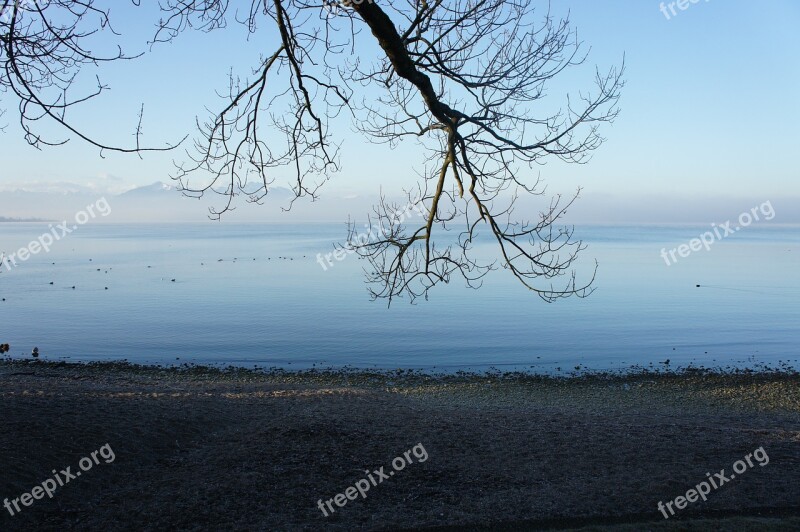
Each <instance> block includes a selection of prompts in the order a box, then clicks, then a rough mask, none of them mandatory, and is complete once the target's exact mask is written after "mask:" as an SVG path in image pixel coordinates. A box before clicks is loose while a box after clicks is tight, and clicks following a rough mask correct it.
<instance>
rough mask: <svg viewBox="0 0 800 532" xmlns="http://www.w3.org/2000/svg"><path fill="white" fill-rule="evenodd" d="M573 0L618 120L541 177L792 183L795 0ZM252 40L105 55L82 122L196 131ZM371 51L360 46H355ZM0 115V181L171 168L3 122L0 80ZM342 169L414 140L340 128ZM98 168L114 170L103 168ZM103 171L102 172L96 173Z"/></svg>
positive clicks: (731, 192) (141, 25) (380, 169)
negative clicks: (387, 141) (117, 60)
mask: <svg viewBox="0 0 800 532" xmlns="http://www.w3.org/2000/svg"><path fill="white" fill-rule="evenodd" d="M553 8H554V10H555V11H557V12H558V11H564V10H566V9H569V10H570V11H571V19H572V23H573V27H575V28H576V29H577V31H578V34H579V37H580V38H581V39H582V40H583V41H585V43H586V45H588V46H591V54H590V56H589V60H588V62H589V63H590V64H591V66H593V65H595V64H596V65H598V66H600V67H601V69H605V68H608V67H610V66H612V65H613V64H618V63H619V62H620V61H621V59H622V57H623V54H625V58H626V76H625V77H626V80H627V85H626V87H625V88H624V89H623V93H622V99H621V101H620V107H621V110H622V112H621V114H620V116H619V118H618V119H617V121H616V122H615V123H614V124H613V125H611V126H607V127H605V128H604V129H603V131H602V133H603V135H604V136H605V137H606V138H607V139H608V140H607V143H606V144H605V145H604V146H603V147H601V148H600V150H599V151H597V152H596V153H595V155H594V157H593V159H592V161H591V162H590V163H589V164H587V165H584V166H576V165H564V164H560V163H554V164H548V165H546V166H544V167H542V168H541V175H542V177H543V178H544V179H545V180H546V181H547V183H548V185H549V187H550V189H549V190H551V191H569V190H572V189H573V188H574V187H576V186H578V185H581V186H583V187H584V188H585V190H586V193H587V195H592V194H611V195H613V196H618V197H630V198H632V199H635V198H637V197H644V196H650V197H652V196H658V195H662V194H664V195H667V194H672V195H688V196H693V197H695V198H697V197H703V196H708V197H717V198H719V197H727V196H732V197H740V198H741V197H746V198H752V199H753V200H754V201H758V202H760V201H764V200H766V199H769V198H774V197H778V196H792V197H796V196H800V184H798V179H797V178H798V177H800V175H799V174H800V172H798V170H797V164H796V163H795V161H794V157H795V152H796V151H797V146H798V140H800V133H798V124H800V105H798V95H800V61H798V55H800V32H798V31H797V27H798V26H800V3H798V2H796V1H791V0H771V1H765V2H752V1H749V2H745V1H731V0H724V1H723V0H710V1H705V0H701V1H700V2H698V3H696V4H689V7H688V8H687V9H686V10H685V11H678V13H677V15H675V16H672V17H671V18H670V19H669V20H667V18H666V17H665V16H664V15H663V14H662V13H661V11H660V10H659V2H656V1H654V0H653V1H651V0H637V1H631V0H628V1H622V0H609V1H603V2H598V1H594V0H580V1H572V2H554V5H553ZM114 14H118V15H120V17H119V18H118V19H117V23H116V27H117V30H118V31H120V32H122V33H123V35H124V39H123V42H124V43H125V44H126V46H127V49H128V51H130V52H134V51H137V50H143V49H146V45H145V44H144V40H145V39H146V38H147V37H149V36H150V35H151V33H152V32H151V28H152V25H153V22H154V17H157V13H155V12H154V11H152V10H150V11H148V10H146V9H144V8H142V9H132V8H130V7H119V8H116V7H115V13H114ZM265 29H266V30H267V32H266V33H264V32H262V33H259V34H257V35H256V36H255V37H254V38H251V39H250V40H249V41H246V40H245V37H246V35H245V33H244V31H243V30H242V29H241V28H238V27H231V28H229V29H228V30H225V31H221V32H215V33H211V34H202V33H196V32H189V33H187V34H186V35H184V36H182V37H181V38H179V39H178V40H177V41H176V42H175V43H173V44H162V45H157V46H156V47H155V48H154V49H153V50H152V52H149V53H148V54H147V55H146V56H145V57H144V58H141V59H138V60H136V61H132V62H130V63H126V64H114V65H111V66H106V67H104V68H103V70H101V71H100V75H101V78H102V79H103V81H104V82H105V83H107V84H109V85H110V86H111V88H112V91H111V92H110V93H108V94H107V95H106V96H104V97H103V100H102V101H97V102H95V103H94V104H91V105H90V107H86V108H85V109H84V110H83V112H81V113H80V114H76V115H75V118H78V119H79V121H80V122H81V124H82V125H83V126H84V128H85V129H87V130H89V131H92V132H94V133H95V134H98V135H103V134H107V135H109V136H110V137H111V138H112V139H116V140H120V141H124V140H126V139H130V133H132V131H133V127H134V125H135V122H136V113H137V111H138V108H139V105H140V104H141V103H142V102H144V104H145V110H146V111H145V123H144V126H145V133H146V137H145V141H146V142H150V143H159V142H163V141H167V140H174V139H177V138H180V137H181V136H183V134H185V133H187V132H193V131H194V130H193V125H194V118H195V116H196V115H198V114H199V115H201V116H205V112H204V108H205V107H210V108H212V109H215V108H218V107H219V105H220V103H221V100H219V99H218V98H216V97H215V96H214V91H215V90H224V89H225V88H226V84H227V72H228V70H229V69H230V68H233V70H234V72H236V73H239V74H240V75H242V76H247V75H248V74H249V72H250V65H253V64H254V58H257V56H258V54H259V52H263V51H267V50H268V49H269V45H268V44H267V43H268V42H269V41H270V40H272V39H273V38H274V36H272V35H271V34H270V31H271V28H266V27H265ZM363 52H364V53H365V54H367V55H368V54H369V53H371V52H372V51H371V50H370V51H363ZM592 74H593V72H592V70H591V69H583V70H578V71H576V72H574V73H573V74H570V75H568V78H569V79H568V80H566V79H565V83H564V84H563V85H562V84H559V85H554V90H557V89H566V88H570V89H572V92H576V91H578V90H581V89H587V88H589V87H590V82H591V78H592ZM0 104H1V105H2V106H3V107H4V108H6V110H7V114H6V115H5V116H4V117H3V118H2V119H0V120H2V122H3V123H6V124H8V127H7V128H6V132H5V133H2V134H0V140H1V141H2V144H1V145H0V156H1V157H2V159H3V164H2V167H1V169H0V187H2V186H5V187H6V188H7V187H9V186H11V185H13V184H18V183H23V182H31V181H67V182H73V183H78V184H86V183H96V184H97V183H100V184H103V183H105V184H109V183H110V184H114V186H116V187H130V186H137V185H144V184H149V183H152V182H154V181H159V180H160V181H169V175H170V172H171V170H172V163H171V161H172V159H173V157H180V156H181V154H180V152H177V153H174V154H147V155H145V156H144V158H143V159H139V158H137V157H135V156H123V155H116V154H109V155H108V156H107V158H105V159H101V158H100V157H99V156H98V152H97V150H96V149H91V148H89V147H87V146H85V145H81V144H80V143H79V142H78V141H72V142H70V143H69V144H67V145H66V146H64V147H60V148H49V149H46V150H45V151H43V152H39V151H36V150H35V149H33V148H30V147H28V146H27V145H26V144H25V143H24V141H23V140H22V138H21V134H20V132H19V129H18V127H17V125H16V123H15V120H16V117H15V115H14V111H15V106H16V103H15V102H13V101H12V100H10V99H9V97H8V96H7V95H2V96H0ZM335 133H338V135H337V136H338V137H339V138H340V139H343V140H344V146H343V158H342V162H343V172H342V173H341V174H340V175H338V176H336V177H335V178H334V180H333V181H331V182H330V183H328V184H327V185H326V188H325V189H323V191H322V194H323V196H324V195H326V194H328V195H331V196H336V195H341V194H358V195H361V196H366V197H369V196H377V194H378V192H379V189H380V188H381V187H382V188H383V190H384V191H389V192H390V193H391V192H396V191H399V190H400V188H401V186H402V185H408V184H410V183H411V182H412V181H413V179H414V174H413V171H412V169H413V167H412V165H411V164H410V162H411V161H417V160H419V158H418V157H416V154H417V153H418V151H417V150H415V149H414V147H413V146H411V145H409V146H404V147H401V148H400V149H398V150H396V151H390V150H389V149H388V148H387V147H386V146H380V145H371V144H367V143H365V142H364V141H363V140H362V138H361V137H360V136H359V135H358V134H356V133H354V132H352V131H351V130H350V129H349V128H346V127H342V128H340V129H338V131H336V132H335ZM109 177H110V178H111V179H109ZM103 186H104V185H103Z"/></svg>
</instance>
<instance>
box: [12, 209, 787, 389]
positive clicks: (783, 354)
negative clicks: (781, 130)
mask: <svg viewBox="0 0 800 532" xmlns="http://www.w3.org/2000/svg"><path fill="white" fill-rule="evenodd" d="M707 229H708V227H702V226H698V227H688V226H680V227H678V226H673V227H619V226H615V227H611V226H579V227H577V228H576V234H577V235H578V236H579V237H580V238H582V239H583V240H584V241H585V242H586V243H587V244H588V245H589V248H588V249H587V250H586V251H585V252H584V257H585V259H587V260H586V261H584V264H583V265H582V266H579V268H578V274H579V277H580V275H581V274H583V275H590V274H591V269H592V263H591V262H590V261H591V260H593V259H595V258H596V259H597V260H598V262H599V270H598V273H597V279H596V282H595V287H596V291H595V292H594V294H592V295H591V296H590V297H589V298H586V299H577V298H574V299H569V300H563V301H560V302H557V303H553V304H547V303H544V302H543V301H541V300H540V299H539V298H538V297H536V296H535V295H533V294H532V293H531V292H528V291H526V290H524V289H523V287H522V286H521V285H520V284H519V283H518V282H517V281H516V280H515V279H514V278H512V277H511V275H510V274H509V273H508V272H506V271H503V270H499V271H496V272H493V273H492V274H490V275H489V277H488V278H487V279H486V282H485V283H484V287H483V288H482V289H480V290H477V291H476V290H471V289H467V288H465V287H464V286H463V282H460V281H458V282H454V283H451V284H450V285H448V286H441V287H438V288H436V289H434V290H433V292H432V293H431V298H430V300H429V301H427V302H426V301H422V300H420V301H419V303H418V304H415V305H410V304H409V303H408V302H407V301H406V300H399V301H396V302H395V303H393V304H392V306H391V308H387V306H386V303H385V302H381V301H378V302H371V301H370V300H369V297H368V294H367V292H366V289H365V286H364V284H363V273H362V270H361V268H362V267H363V266H364V264H365V262H364V261H359V260H357V259H356V258H355V257H354V256H348V257H347V258H346V259H345V260H343V261H342V262H337V263H335V266H334V267H333V268H329V269H328V270H327V271H323V269H322V268H321V267H320V265H319V264H318V263H317V262H316V256H317V253H326V252H330V251H331V250H332V243H333V242H335V241H340V240H342V239H343V237H344V234H345V231H344V226H343V225H342V224H307V225H292V226H289V225H275V224H261V225H258V224H249V225H236V224H225V223H223V224H215V223H210V222H209V223H205V224H178V225H145V224H140V225H115V224H105V225H103V224H99V223H98V224H94V225H92V223H89V224H87V225H85V226H81V227H79V228H78V229H77V230H76V231H74V232H73V233H72V234H70V235H68V236H66V237H64V238H63V239H62V240H60V241H58V242H56V243H55V244H54V245H53V247H52V250H51V251H50V252H49V253H47V254H44V253H40V254H38V255H35V256H33V257H31V258H30V259H28V260H27V261H25V262H20V263H19V265H18V266H17V267H16V268H12V269H11V270H10V271H7V270H6V268H4V267H3V268H2V273H0V298H5V301H2V302H0V342H3V343H9V344H11V347H12V349H11V354H12V355H13V356H14V357H26V358H30V352H31V349H32V348H33V346H38V347H39V350H40V352H41V353H42V355H43V357H42V358H45V359H49V360H59V359H68V360H84V361H89V360H121V359H128V360H130V361H133V362H146V363H174V364H180V363H185V362H196V363H206V364H208V363H212V364H217V363H219V364H234V365H241V366H250V367H252V366H254V365H258V366H260V367H272V366H276V367H284V368H308V367H312V366H314V365H316V367H320V366H322V367H328V366H332V367H341V366H352V367H361V368H372V367H377V368H398V367H402V368H425V369H434V368H435V370H442V371H450V370H455V369H471V370H485V369H488V368H490V367H496V368H498V369H501V370H506V369H525V370H528V371H534V372H542V373H558V372H559V371H560V372H562V373H566V372H569V371H572V370H573V369H574V367H575V366H578V365H580V366H581V367H582V368H585V369H590V370H606V369H626V368H630V367H632V366H635V365H639V366H645V367H647V366H649V365H650V364H653V365H654V367H664V366H663V365H662V364H660V362H662V361H664V360H666V359H670V364H671V366H670V367H675V366H686V365H687V364H689V363H693V364H696V365H705V366H712V367H734V366H735V367H761V366H763V365H768V366H778V365H780V364H782V365H789V366H792V367H795V368H800V352H798V338H799V337H800V228H798V227H786V226H783V227H780V226H762V227H756V226H751V227H749V228H747V229H746V230H743V231H741V232H739V233H737V234H735V235H733V236H729V237H728V238H726V239H725V240H722V241H718V242H715V243H714V244H713V246H712V248H711V250H710V251H705V250H701V251H698V252H694V253H692V254H691V255H690V256H688V257H686V258H681V259H679V260H678V262H677V263H676V264H674V265H671V266H667V265H666V264H665V262H664V260H663V259H662V258H661V257H660V256H659V253H660V251H661V249H662V248H667V249H670V248H674V247H676V246H677V245H679V244H681V243H684V242H687V241H688V240H690V239H691V238H693V237H696V236H698V235H699V234H700V233H702V232H703V231H705V230H707ZM47 231H48V224H40V223H2V224H0V251H2V250H5V251H6V252H7V253H10V252H12V251H14V250H17V249H19V248H20V247H23V246H27V245H28V243H29V242H30V241H31V240H33V239H35V238H36V237H38V236H39V235H41V234H42V233H44V232H47ZM486 250H488V251H491V250H492V248H486ZM479 251H483V250H479ZM488 251H487V252H488ZM279 256H283V257H290V258H291V259H293V260H288V259H280V258H278V257H279ZM234 258H236V260H235V261H234ZM219 259H223V260H222V261H221V262H220V261H219ZM254 259H255V260H254ZM172 279H175V282H172ZM51 282H52V283H53V284H52V285H51V284H50V283H51ZM697 284H700V285H701V287H700V288H697V287H696V285H697ZM72 286H75V288H74V289H73V288H72ZM106 287H108V290H106V289H105V288H106ZM177 359H180V360H177ZM556 368H560V370H558V369H556Z"/></svg>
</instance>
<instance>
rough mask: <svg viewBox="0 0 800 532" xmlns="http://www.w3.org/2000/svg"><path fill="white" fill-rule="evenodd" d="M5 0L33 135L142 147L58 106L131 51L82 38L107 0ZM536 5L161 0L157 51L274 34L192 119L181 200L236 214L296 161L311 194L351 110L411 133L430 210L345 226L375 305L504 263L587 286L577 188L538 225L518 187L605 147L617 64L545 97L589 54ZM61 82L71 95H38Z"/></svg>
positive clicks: (532, 280)
mask: <svg viewBox="0 0 800 532" xmlns="http://www.w3.org/2000/svg"><path fill="white" fill-rule="evenodd" d="M331 2H333V3H331ZM0 3H1V4H3V5H4V7H5V8H6V11H8V8H9V6H10V7H11V15H10V17H7V19H8V20H3V22H2V26H0V28H2V38H3V57H2V60H3V63H4V66H5V69H4V72H3V73H2V78H0V84H2V86H3V87H4V88H6V89H10V90H11V91H12V92H13V93H14V94H15V95H16V96H17V97H18V98H19V100H20V102H21V103H20V120H21V123H22V124H23V128H24V130H25V133H26V136H27V139H28V141H29V142H31V143H32V144H34V145H36V146H38V145H40V144H44V143H46V142H45V141H44V140H42V139H41V138H39V137H38V136H37V135H36V134H35V133H34V132H33V130H32V124H33V123H35V122H36V121H37V120H39V119H41V118H44V117H48V118H51V119H54V120H56V121H57V122H59V123H61V124H62V125H63V126H64V127H65V128H67V129H68V130H69V131H70V132H71V133H73V134H74V135H77V136H79V137H80V138H82V139H84V140H86V141H88V142H90V143H92V144H95V145H96V146H99V147H102V148H105V149H118V150H122V151H127V150H129V151H137V150H141V149H142V147H141V146H140V145H139V136H138V134H137V136H136V139H137V143H136V146H134V147H132V148H127V149H126V148H114V147H111V146H105V145H103V144H102V143H101V142H99V141H97V140H95V139H92V138H90V137H89V136H87V135H85V134H84V133H82V132H80V131H79V130H78V129H76V128H74V127H73V126H72V125H70V123H69V122H68V121H67V119H66V117H65V113H66V110H67V109H68V108H69V107H70V106H72V105H75V104H78V103H83V102H84V101H86V100H87V99H89V98H91V97H92V96H94V95H95V94H97V93H99V92H100V91H102V90H103V86H102V85H101V84H100V83H99V81H98V88H97V91H96V93H93V94H89V95H84V96H78V97H76V98H73V99H68V98H67V89H68V88H69V86H70V84H71V83H72V81H73V79H74V75H75V74H76V73H77V72H78V71H79V69H80V66H81V65H82V64H85V63H96V62H99V61H107V60H120V59H127V56H125V55H124V54H123V53H122V51H121V50H118V51H116V52H115V53H113V54H110V55H108V56H105V57H100V56H95V55H94V54H92V53H91V52H89V51H87V50H85V49H84V48H83V47H82V41H83V40H84V39H86V38H88V36H90V35H92V34H93V33H94V32H96V31H100V30H104V29H109V31H111V30H110V23H109V19H108V13H107V11H104V10H103V9H102V8H99V7H97V6H96V4H100V2H95V1H93V0H86V1H84V2H68V1H66V0H63V1H62V0H50V1H49V2H47V4H46V6H45V7H41V4H36V7H35V9H30V8H29V9H27V10H19V9H18V8H17V7H16V4H14V3H12V2H10V1H5V2H0ZM535 4H536V3H534V2H529V1H527V0H433V1H427V0H398V1H392V2H382V1H377V0H376V1H370V0H362V1H361V2H360V3H355V2H352V3H345V4H343V3H336V0H324V2H321V1H320V0H253V1H252V2H251V3H249V4H245V3H244V2H237V3H233V2H229V1H228V0H198V1H190V0H163V1H162V4H161V9H162V20H161V21H160V23H159V25H158V28H157V31H156V33H155V36H154V39H153V44H154V45H156V44H157V43H159V42H163V41H169V40H172V39H174V38H176V37H178V36H179V35H180V34H181V33H183V32H184V31H187V30H189V29H199V30H202V31H209V32H210V31H214V30H217V29H221V28H224V27H226V26H227V25H228V24H229V23H237V24H243V25H244V26H246V28H247V30H248V31H249V32H251V33H256V32H261V33H264V34H265V35H268V36H271V37H274V39H273V40H274V45H273V47H272V48H271V49H265V50H263V51H262V57H261V60H260V63H259V64H258V65H254V69H253V75H252V76H251V77H250V78H248V79H245V80H242V79H239V78H237V77H235V76H233V75H231V79H230V83H229V86H228V91H227V94H226V95H225V98H226V102H225V104H224V105H223V106H222V107H221V109H219V110H215V111H213V112H212V113H210V116H209V117H208V119H207V120H205V121H203V122H199V123H198V125H199V130H200V134H199V136H198V137H197V139H196V141H195V143H194V147H193V149H191V150H190V151H189V152H188V157H187V159H186V160H185V161H184V162H180V163H179V164H178V167H177V175H176V176H175V178H176V179H178V180H179V181H180V182H181V184H182V185H183V189H184V191H185V193H187V194H189V195H200V194H203V193H206V192H213V193H219V194H223V195H224V196H225V197H226V199H225V201H224V202H223V205H222V207H221V208H220V209H219V210H217V211H212V217H219V216H220V215H222V214H223V213H224V212H225V211H227V210H228V209H230V208H232V206H233V200H234V198H235V196H237V195H239V194H244V195H246V196H247V197H248V198H249V200H250V201H254V202H259V201H260V200H261V199H263V198H264V197H265V196H266V194H267V193H268V191H269V190H270V186H271V185H272V184H273V183H274V181H275V176H276V175H279V174H280V175H286V173H287V172H290V173H291V176H292V178H291V179H292V183H293V191H294V195H295V197H296V198H302V197H305V196H308V197H311V198H314V197H316V195H317V192H318V189H319V187H320V186H321V185H322V184H323V183H324V181H325V180H326V179H327V178H328V177H329V176H330V175H331V174H332V173H334V172H336V171H338V170H339V166H340V163H339V149H340V140H341V139H337V137H336V136H335V135H334V134H333V133H332V131H331V122H332V121H333V120H335V119H337V117H339V116H340V115H343V113H344V114H347V115H349V116H350V117H351V119H352V123H353V124H354V125H355V127H356V128H357V129H358V130H359V131H360V132H361V133H362V134H363V135H364V136H365V137H366V138H367V139H369V140H370V141H372V142H378V143H382V142H385V143H388V144H390V145H395V144H396V143H398V142H400V141H402V140H403V139H406V138H408V139H413V140H414V141H415V142H417V143H418V144H419V146H420V152H421V158H420V161H419V164H418V166H417V167H415V168H414V170H415V171H417V172H418V173H419V175H420V179H419V183H418V186H417V187H416V189H414V190H410V191H407V193H408V195H409V198H410V200H412V201H413V202H415V203H420V204H422V205H424V208H425V212H426V215H425V217H424V219H423V220H422V221H421V222H420V223H419V224H416V225H415V224H410V223H408V222H407V221H405V220H401V219H400V217H398V216H397V208H398V206H397V205H391V204H388V203H387V202H385V201H381V202H380V203H379V204H378V205H377V206H376V207H375V208H374V214H373V216H371V220H370V223H371V224H376V225H379V226H380V232H379V235H380V236H379V237H378V238H377V239H374V240H372V241H368V242H352V240H354V238H353V237H354V236H355V226H354V225H351V227H350V241H351V242H350V243H349V244H348V245H352V246H354V247H355V248H356V251H357V252H358V254H359V255H360V256H362V257H364V258H366V259H368V264H369V267H368V268H367V280H368V283H369V287H370V293H371V294H372V296H373V297H374V298H387V299H389V300H390V301H391V300H392V299H393V298H395V297H400V296H408V297H410V298H411V299H412V300H413V299H415V298H416V297H419V296H427V294H428V290H429V289H430V288H432V287H433V286H435V285H436V284H438V283H440V282H445V283H447V282H449V281H450V280H451V279H452V277H453V276H454V275H456V276H460V277H462V278H463V279H465V280H466V282H467V284H468V285H470V286H479V285H480V283H481V279H482V278H483V276H484V275H486V273H487V272H488V271H490V270H492V269H494V268H495V267H497V266H498V265H499V266H502V267H503V268H506V269H508V270H509V271H510V272H511V273H512V274H513V275H514V276H516V278H518V279H519V280H520V281H521V282H522V284H523V285H524V286H525V287H527V288H528V289H530V290H532V291H534V292H535V293H536V294H537V295H539V296H540V297H541V298H542V299H544V300H545V301H554V300H556V299H559V298H562V297H567V296H570V295H577V296H579V297H582V296H585V295H586V294H587V293H589V292H590V291H591V283H592V281H593V279H594V275H590V276H588V277H589V278H588V280H587V281H586V282H578V281H577V280H576V276H575V273H574V271H573V269H572V267H573V263H574V262H575V260H576V259H577V257H578V253H579V252H580V251H581V250H582V249H583V248H584V246H583V244H582V243H581V242H580V241H579V240H574V239H573V228H571V227H559V226H558V224H559V220H560V218H561V217H562V215H563V214H564V212H565V210H566V209H567V208H568V207H569V206H570V205H571V204H572V202H573V201H574V199H575V197H577V194H576V196H575V197H572V198H568V199H566V200H563V199H562V198H561V197H555V198H553V199H552V200H550V201H549V202H547V203H546V208H544V209H543V211H542V212H541V213H539V214H538V216H537V217H535V219H533V220H526V219H521V218H519V217H518V216H517V215H516V213H515V211H514V205H515V202H516V200H517V198H518V197H519V196H520V195H521V194H531V195H540V194H542V193H543V191H542V189H541V188H540V182H539V179H538V172H534V171H533V169H534V168H535V167H536V165H538V164H542V163H544V162H545V161H546V160H549V159H553V158H555V159H560V160H562V161H566V162H574V163H583V162H586V161H587V160H588V157H589V156H590V155H591V153H592V152H593V151H594V150H595V149H596V148H597V147H599V146H600V144H601V143H602V141H603V138H602V137H601V136H600V134H599V130H598V127H599V126H600V124H601V123H603V122H610V121H612V120H613V119H614V118H615V116H616V115H617V112H618V109H617V107H616V104H617V101H618V99H619V94H620V89H621V88H622V85H623V82H622V74H623V70H624V67H623V66H622V65H620V66H616V67H612V68H610V69H609V70H608V71H606V72H602V71H599V70H597V71H596V73H595V79H594V85H595V86H594V88H593V89H592V90H591V91H589V92H579V93H578V96H577V97H576V96H570V95H568V94H565V95H564V99H563V104H562V105H560V106H559V107H558V108H555V109H554V108H552V106H549V105H546V104H545V102H546V101H548V100H547V99H548V89H550V82H551V81H552V80H553V79H554V78H556V77H557V76H559V74H561V73H562V72H564V71H565V69H567V68H569V67H572V66H575V65H579V64H581V63H583V62H584V61H585V60H586V52H585V51H584V49H583V45H582V43H581V42H580V41H579V40H578V38H577V35H576V34H575V32H574V30H573V29H572V28H571V26H570V23H569V20H568V19H558V18H555V17H553V16H551V14H550V12H549V8H548V6H547V5H546V4H543V5H542V7H541V12H539V8H537V7H536V6H535ZM243 6H246V9H245V10H244V11H242V7H243ZM50 9H53V10H59V9H60V10H62V13H61V15H60V18H59V19H58V20H61V21H62V22H61V23H60V25H54V24H53V23H51V22H50V21H51V20H52V19H50V18H48V14H49V10H50ZM63 11H66V13H64V12H63ZM88 19H92V20H88ZM64 20H67V22H63V21H64ZM83 25H88V29H82V26H83ZM259 42H263V41H259ZM254 46H255V44H254ZM54 90H55V92H57V93H61V94H59V95H58V96H50V97H48V96H47V95H46V94H48V93H52V92H53V91H54ZM367 94H368V95H369V96H367ZM375 94H378V96H377V97H375V96H374V95H375ZM550 98H552V97H550ZM137 131H138V130H137ZM275 139H280V140H279V141H276V140H275ZM362 149H364V148H362ZM198 182H199V183H200V185H197V183H198ZM479 238H484V239H486V238H490V239H492V241H494V242H496V249H497V260H495V261H489V262H485V261H482V260H480V259H479V258H476V257H474V256H473V253H474V245H475V243H476V242H477V240H478V239H479ZM437 242H438V245H437Z"/></svg>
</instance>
